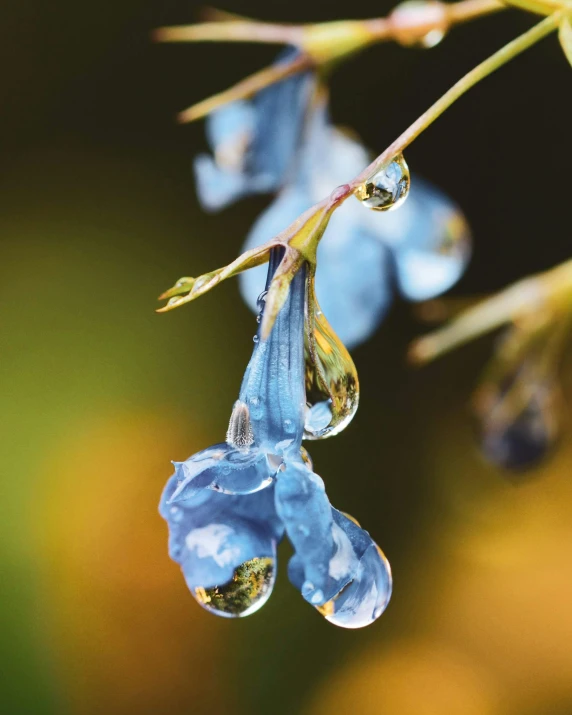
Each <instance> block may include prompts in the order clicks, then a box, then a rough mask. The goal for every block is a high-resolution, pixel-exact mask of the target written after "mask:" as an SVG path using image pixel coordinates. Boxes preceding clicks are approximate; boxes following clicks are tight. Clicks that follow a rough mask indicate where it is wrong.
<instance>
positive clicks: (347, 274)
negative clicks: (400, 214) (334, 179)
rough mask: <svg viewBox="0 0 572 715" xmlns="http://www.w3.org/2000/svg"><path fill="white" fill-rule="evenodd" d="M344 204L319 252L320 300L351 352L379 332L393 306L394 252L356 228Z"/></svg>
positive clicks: (318, 291)
mask: <svg viewBox="0 0 572 715" xmlns="http://www.w3.org/2000/svg"><path fill="white" fill-rule="evenodd" d="M345 208H346V206H345V205H344V206H342V207H341V208H340V209H339V210H338V211H336V213H335V214H334V215H333V216H332V219H331V221H330V226H329V228H328V233H327V235H326V237H325V238H324V240H323V241H321V243H320V246H319V248H318V266H317V271H316V296H317V298H318V301H319V303H320V306H321V308H322V310H323V312H324V315H326V316H327V317H328V321H329V322H330V324H331V326H332V328H333V329H334V331H335V333H336V334H337V335H338V337H339V338H340V340H341V342H342V343H343V344H344V345H345V346H346V347H348V348H352V347H354V346H356V345H359V344H360V343H362V342H363V341H365V340H367V339H368V338H369V337H371V335H372V334H373V333H374V332H375V331H376V330H377V328H378V327H379V325H380V323H381V321H382V320H383V318H384V317H385V315H386V313H387V311H388V309H389V307H390V305H391V283H390V274H391V267H390V254H389V251H388V249H387V248H386V247H385V246H384V245H383V244H382V243H381V242H380V241H378V240H377V239H376V238H375V237H374V236H372V234H371V233H369V232H367V231H365V230H363V229H362V228H355V227H353V226H352V224H351V223H350V222H348V221H347V219H346V217H345V212H344V209H345Z"/></svg>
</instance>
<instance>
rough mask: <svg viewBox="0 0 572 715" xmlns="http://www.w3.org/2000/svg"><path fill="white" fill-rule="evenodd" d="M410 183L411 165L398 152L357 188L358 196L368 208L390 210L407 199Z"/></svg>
mask: <svg viewBox="0 0 572 715" xmlns="http://www.w3.org/2000/svg"><path fill="white" fill-rule="evenodd" d="M410 185H411V177H410V175H409V167H408V166H407V163H406V161H405V159H404V158H403V154H398V155H397V156H395V157H394V158H393V159H392V160H391V161H390V162H389V163H388V164H386V165H385V166H384V167H382V168H381V169H380V170H379V171H377V172H376V173H375V174H373V175H372V176H371V177H370V178H369V179H366V181H364V183H363V184H361V186H359V187H358V188H357V190H356V197H357V198H358V199H359V200H360V201H361V203H362V204H363V205H364V206H366V207H367V208H368V209H374V211H390V210H391V209H396V208H397V207H398V206H401V204H402V203H403V202H404V201H405V199H406V198H407V195H408V193H409V187H410Z"/></svg>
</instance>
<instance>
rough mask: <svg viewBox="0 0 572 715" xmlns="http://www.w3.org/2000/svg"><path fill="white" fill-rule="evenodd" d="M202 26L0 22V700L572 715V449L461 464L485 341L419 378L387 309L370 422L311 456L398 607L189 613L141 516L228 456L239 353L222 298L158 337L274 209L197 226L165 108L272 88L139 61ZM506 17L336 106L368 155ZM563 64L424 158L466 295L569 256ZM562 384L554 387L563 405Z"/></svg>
mask: <svg viewBox="0 0 572 715" xmlns="http://www.w3.org/2000/svg"><path fill="white" fill-rule="evenodd" d="M390 6H391V5H390V3H389V2H388V1H387V0H382V2H380V3H376V4H375V5H372V4H362V5H359V6H358V5H355V4H354V5H348V4H347V3H344V2H342V1H341V0H330V2H328V3H321V2H318V1H317V0H304V1H302V0H288V1H286V0H273V2H272V3H267V2H263V0H226V2H225V9H227V10H231V11H235V12H239V13H242V14H244V15H250V16H256V17H260V18H263V19H269V20H272V19H275V20H286V21H312V20H326V19H336V18H343V17H347V16H353V17H360V16H361V17H367V16H372V15H376V14H383V13H385V12H386V11H387V10H388V9H389V8H390ZM198 8H199V5H198V3H196V2H194V1H191V0H185V1H184V2H183V1H181V0H115V1H114V2H101V3H97V4H89V5H83V4H78V3H72V2H71V0H54V1H53V2H45V0H2V2H0V17H1V22H0V56H1V58H2V61H1V62H0V87H1V92H2V97H3V102H2V105H3V109H2V112H1V113H0V151H1V167H2V168H1V172H0V201H1V206H2V211H1V212H0V242H1V243H0V295H1V306H2V309H1V313H0V336H1V344H2V351H1V358H0V395H1V399H0V424H1V435H2V437H1V440H2V441H1V445H2V450H1V462H0V463H1V465H2V469H1V476H0V503H1V505H2V507H1V512H0V513H1V519H0V573H1V577H0V579H1V583H2V588H1V589H0V702H1V703H2V705H1V709H2V712H6V713H10V714H11V715H19V714H20V713H22V714H28V713H32V714H34V715H36V714H37V715H44V714H46V715H47V714H48V713H49V714H52V713H57V714H58V715H59V714H60V713H61V714H63V715H68V714H69V715H95V714H96V713H97V714H98V715H99V713H106V715H131V713H137V714H138V715H147V714H151V713H153V714H156V713H167V714H168V715H182V714H187V713H207V712H222V713H229V715H246V713H248V714H249V715H250V714H252V713H261V714H264V715H265V714H266V713H273V714H274V713H276V715H292V714H293V713H302V714H303V715H322V714H326V713H332V712H334V713H337V712H340V713H341V712H359V713H364V714H365V715H369V714H370V713H371V714H377V713H383V715H465V714H466V715H473V713H474V714H475V715H570V714H571V713H572V609H571V608H570V604H571V603H572V558H571V555H572V474H571V471H572V441H571V440H570V436H569V435H570V433H571V432H570V430H572V426H571V425H567V426H566V429H565V434H564V437H563V440H562V443H561V449H560V451H559V452H558V453H557V454H555V455H554V457H553V458H552V459H551V460H550V461H549V462H547V463H546V465H545V466H544V467H543V468H542V469H540V470H539V471H538V472H537V473H535V475H534V477H533V478H531V479H529V480H526V481H525V482H523V483H522V484H520V485H516V486H515V485H514V484H512V483H509V482H507V481H506V480H505V479H503V476H502V475H501V474H500V473H499V472H497V471H496V470H494V469H493V468H492V467H490V466H488V465H486V464H485V463H484V462H483V461H482V460H481V458H480V457H479V454H478V452H477V450H476V448H475V445H474V442H473V434H472V426H471V422H470V419H469V417H468V414H467V410H466V401H467V398H468V395H469V394H470V391H471V389H472V387H473V385H474V384H475V382H476V380H477V377H478V374H479V371H480V369H481V367H482V365H483V364H484V362H485V360H486V358H487V356H488V354H489V351H490V348H491V344H492V340H491V339H484V340H482V341H480V342H478V343H476V344H474V345H471V346H469V347H467V348H465V349H463V351H462V352H459V353H456V354H452V355H450V356H448V357H447V358H445V359H443V360H442V361H440V362H438V363H436V364H434V365H431V366H429V367H427V368H425V369H423V370H420V371H413V370H411V369H410V368H408V367H407V366H406V365H405V363H404V352H405V349H406V346H407V343H408V341H409V340H410V339H411V338H412V337H413V336H415V335H417V334H418V333H419V332H420V331H422V330H424V329H425V328H424V326H423V325H421V324H419V323H416V322H415V319H414V317H413V316H412V315H411V312H410V309H409V307H407V306H404V305H398V306H396V307H395V308H394V310H393V312H392V314H391V316H390V318H389V319H388V320H387V322H386V323H385V325H384V326H383V328H382V329H381V330H380V331H379V332H378V334H377V335H376V336H375V338H374V339H373V340H371V341H370V342H369V343H368V344H366V345H364V346H362V347H360V348H359V349H358V350H356V351H355V355H354V357H355V361H356V364H357V367H358V370H359V373H360V379H361V384H362V398H361V406H360V410H359V412H358V414H357V417H356V419H355V420H354V422H353V423H352V425H351V426H350V428H349V429H348V430H347V431H346V432H344V434H343V435H342V436H340V437H338V438H336V439H334V440H328V441H327V442H325V443H322V444H315V445H313V447H312V455H313V457H314V461H315V465H316V469H317V471H318V472H319V473H320V474H321V475H322V476H323V477H324V478H325V480H326V482H327V486H328V491H329V494H330V497H331V499H332V502H333V503H335V504H336V505H337V506H338V507H340V508H342V509H344V510H345V511H348V512H349V513H351V514H355V515H356V516H358V517H359V520H360V522H361V523H362V524H363V525H364V526H365V527H366V528H368V529H369V530H370V531H371V533H372V535H373V536H374V537H375V538H376V540H377V541H378V542H379V543H380V544H381V545H382V547H383V549H384V550H385V552H386V554H387V555H388V557H389V559H390V561H391V563H392V566H393V570H394V578H395V591H394V597H393V601H392V603H391V605H390V607H389V609H388V611H387V613H386V614H385V615H384V616H383V617H382V618H381V619H380V621H378V622H377V623H376V624H375V625H374V626H372V627H370V628H368V629H366V630H364V631H357V632H352V631H343V630H339V629H336V628H334V627H333V626H331V625H329V624H328V623H326V622H325V621H324V620H323V619H321V618H320V616H319V615H318V614H317V613H316V612H313V611H312V609H311V608H309V607H308V606H307V605H306V604H305V603H304V602H303V601H302V599H301V598H300V597H299V595H298V594H297V593H296V592H295V590H294V589H293V588H292V587H291V586H290V585H289V583H288V581H287V578H286V573H285V568H284V567H285V563H286V558H285V557H286V556H287V547H285V549H284V552H283V558H282V570H281V573H280V578H279V582H278V585H277V588H276V589H275V593H274V595H273V597H272V598H271V599H270V601H269V603H268V604H267V605H266V606H265V608H264V609H263V610H262V611H260V612H259V613H258V614H257V615H256V616H255V617H253V618H247V619H244V620H239V621H236V622H229V621H226V620H219V619H216V618H214V617H212V616H209V615H208V614H207V613H205V612H203V611H202V610H201V609H200V608H199V607H198V606H197V605H196V604H195V603H194V602H193V599H192V598H191V596H190V595H189V593H188V591H187V590H186V587H185V585H184V582H183V579H182V578H181V576H180V574H179V571H178V568H177V566H176V565H175V564H173V563H172V562H171V561H169V559H168V557H167V552H166V536H167V534H166V526H165V524H164V523H163V522H162V521H161V520H160V518H159V516H158V514H157V511H156V507H157V502H158V498H159V494H160V491H161V489H162V487H163V484H164V482H165V480H166V478H167V477H168V476H169V473H170V464H169V460H170V459H181V458H185V457H187V456H188V455H189V454H191V453H192V452H194V451H196V450H197V449H200V448H203V447H205V446H207V445H209V444H212V443H213V442H216V441H219V440H220V437H221V435H222V434H223V433H224V430H225V428H226V421H227V418H228V415H229V411H230V408H231V405H232V403H233V401H234V399H235V396H236V394H237V390H238V386H239V384H240V380H241V376H242V372H243V369H244V366H245V365H246V362H247V360H248V357H249V354H250V351H251V349H252V334H253V330H254V323H253V317H252V315H251V314H250V313H249V312H248V310H247V309H246V308H245V307H244V306H243V305H242V304H241V302H240V301H239V299H238V292H237V285H236V282H233V281H229V282H227V283H225V284H223V285H222V286H221V287H220V288H218V289H217V290H216V292H215V293H213V294H209V295H208V296H206V297H205V298H203V299H201V300H200V301H198V302H197V303H196V304H193V305H192V306H188V307H186V308H185V309H181V310H180V311H175V312H174V313H171V314H168V315H161V316H159V315H156V314H155V313H154V309H155V307H156V303H155V299H156V296H157V295H158V293H159V292H161V291H162V290H164V289H165V288H167V287H168V286H170V285H171V284H172V283H173V281H174V280H175V279H177V278H178V277H179V276H181V275H197V274H199V273H202V272H203V271H205V270H209V269H211V268H214V267H216V266H219V265H223V264H224V263H227V262H228V260H229V259H230V258H231V257H233V256H234V255H235V254H236V253H237V251H238V248H239V246H240V244H241V242H242V240H243V237H244V236H245V234H246V232H247V230H248V228H249V226H250V225H251V223H252V222H253V220H254V218H255V216H256V215H257V214H258V213H259V212H260V211H261V209H262V208H263V207H264V206H265V204H266V200H265V199H264V198H257V199H250V200H248V201H245V202H243V203H241V204H239V205H238V206H235V207H233V208H231V209H229V210H227V211H226V212H224V213H222V214H220V215H216V216H208V215H205V214H204V213H202V212H201V210H200V209H199V207H198V205H197V201H196V198H195V196H194V189H193V181H192V175H191V169H190V167H191V157H192V156H193V155H194V154H195V153H196V152H197V151H199V150H200V149H202V148H203V147H204V144H205V142H204V138H203V127H202V126H201V124H200V123H199V124H198V125H196V126H189V127H177V126H176V125H175V123H174V121H173V117H174V115H175V113H176V111H178V110H180V109H183V108H184V107H186V106H188V105H190V104H191V103H192V102H194V101H197V100H199V99H201V98H203V97H205V96H207V95H208V94H210V93H212V92H214V91H217V90H220V89H222V88H224V87H226V86H228V85H230V84H231V83H232V82H234V81H236V80H238V79H239V78H241V77H242V76H243V75H244V74H245V73H247V72H251V71H254V70H255V69H257V68H259V67H262V66H263V65H264V64H265V63H267V62H268V61H269V60H270V59H271V58H272V56H273V53H274V50H273V49H272V48H269V47H264V46H260V47H258V46H249V45H234V46H222V45H200V46H184V45H180V46H154V45H152V43H151V42H150V40H149V33H150V30H151V28H153V27H155V26H158V25H161V24H177V23H185V22H189V21H191V20H193V19H194V18H195V17H196V13H197V11H198ZM530 24H531V20H530V18H527V17H525V16H524V15H523V14H519V13H518V12H507V13H506V14H503V15H499V16H495V17H491V18H488V19H483V20H479V21H476V22H474V23H472V24H471V25H468V26H465V27H460V28H458V29H455V30H454V31H453V32H452V33H451V35H450V37H448V38H446V40H445V41H444V42H443V43H442V44H441V45H440V46H438V47H437V48H435V49H433V50H431V51H416V50H405V49H402V48H399V47H397V46H393V45H387V46H378V47H374V48H372V49H370V50H368V51H367V52H365V53H364V54H363V55H361V56H359V57H356V58H355V59H353V60H351V61H349V62H348V63H347V64H346V65H344V66H343V67H341V68H340V69H339V70H338V71H337V73H336V74H335V76H334V78H333V82H332V95H333V96H332V101H333V114H334V118H335V120H336V121H337V122H339V123H342V124H346V125H351V126H353V127H354V128H355V129H356V130H357V131H358V132H359V133H360V134H361V135H362V137H363V138H364V140H365V141H366V142H367V144H368V145H369V146H371V147H372V149H376V150H377V151H381V149H383V148H384V147H385V146H386V145H387V144H388V143H389V142H390V141H391V140H392V139H393V138H395V136H396V135H397V134H398V133H399V132H400V131H401V130H402V129H403V128H405V127H406V126H407V125H408V124H409V123H410V122H411V121H412V120H413V119H414V118H415V117H416V116H417V115H418V114H419V113H420V112H421V111H423V110H424V109H425V108H426V107H427V106H428V105H429V104H430V103H431V102H432V101H433V100H434V99H436V98H437V97H438V96H439V94H440V93H442V92H443V91H444V90H445V89H446V88H447V87H448V86H449V85H450V84H452V83H453V82H454V81H455V80H457V79H458V78H459V77H460V76H461V75H462V74H463V73H464V72H465V71H467V70H468V69H470V68H471V67H472V66H474V65H475V64H476V63H477V62H478V61H480V60H481V59H483V58H484V57H485V56H486V55H488V54H490V53H491V52H492V51H494V50H495V49H496V48H498V47H499V46H500V45H501V44H502V43H504V42H505V41H508V40H509V39H510V38H511V37H513V36H514V35H516V34H518V33H519V32H521V31H523V30H524V29H526V27H528V26H529V25H530ZM571 121H572V72H571V71H570V67H569V66H567V64H566V62H565V60H564V58H563V56H562V53H561V51H560V49H559V47H558V44H557V42H556V40H555V38H554V37H552V38H550V39H548V40H545V41H544V42H543V43H542V44H541V45H540V46H538V47H536V48H534V49H533V50H531V51H529V52H528V53H527V54H526V55H524V56H522V57H520V58H519V59H518V60H516V61H515V62H514V63H512V64H511V65H509V66H507V67H506V68H503V69H502V70H501V71H499V72H498V73H497V74H496V75H494V76H492V77H491V78H489V79H487V80H486V81H485V82H483V83H482V85H480V86H478V87H477V88H475V89H474V90H473V91H471V93H470V94H469V95H467V96H466V97H464V98H463V99H462V100H461V101H460V102H459V103H458V104H457V105H455V107H454V108H452V109H451V110H450V111H449V112H448V113H447V114H446V115H445V116H444V117H442V119H440V120H439V122H438V123H437V124H435V125H434V126H433V127H432V128H431V129H430V130H429V131H427V132H426V134H424V135H423V136H422V137H421V138H420V139H419V140H418V141H417V142H416V143H415V145H414V146H412V147H411V148H410V150H409V151H408V154H407V158H408V161H409V164H410V166H411V167H412V168H413V170H415V171H416V172H417V173H419V174H421V175H423V176H425V177H427V178H428V179H431V180H432V181H434V182H435V183H436V184H438V185H439V186H441V187H442V188H443V189H444V190H445V191H447V193H449V194H451V195H452V196H454V197H455V199H456V200H457V201H458V203H459V204H460V205H461V206H462V207H463V208H464V210H465V212H466V214H467V216H468V218H469V220H470V223H471V224H472V226H473V229H474V235H475V253H474V258H473V261H472V263H471V266H470V269H469V271H468V273H467V275H466V276H465V277H464V278H463V280H462V282H461V283H460V285H459V286H458V287H457V288H456V289H455V291H454V293H455V294H458V295H462V294H475V293H485V292H487V291H491V290H496V289H499V288H500V287H501V286H504V285H505V284H507V283H508V282H510V281H511V280H514V279H516V278H518V277H520V276H522V275H524V274H526V273H528V272H533V271H536V270H540V269H543V268H548V267H549V266H551V265H553V264H555V263H556V262H558V261H560V260H563V259H564V258H566V257H568V256H569V254H570V245H571V244H570V188H571V180H570V171H569V167H570V163H571V160H572V134H571V133H570V126H571ZM571 368H572V362H571V360H570V359H567V360H566V361H565V364H564V383H565V394H566V395H567V397H568V398H569V397H570V395H571V394H572V384H571V383H572V379H571Z"/></svg>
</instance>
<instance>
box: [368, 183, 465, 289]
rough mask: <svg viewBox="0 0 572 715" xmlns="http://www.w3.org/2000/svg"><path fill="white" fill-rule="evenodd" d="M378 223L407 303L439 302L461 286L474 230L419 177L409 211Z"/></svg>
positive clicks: (408, 203) (403, 208) (384, 217)
mask: <svg viewBox="0 0 572 715" xmlns="http://www.w3.org/2000/svg"><path fill="white" fill-rule="evenodd" d="M373 218H377V219H378V222H379V224H378V227H377V235H378V237H379V238H380V240H382V241H383V242H384V243H385V244H386V245H387V246H388V247H390V248H391V249H392V251H393V254H394V257H395V263H396V273H397V283H398V285H399V288H400V290H401V292H402V293H403V295H404V296H405V297H406V298H407V299H409V300H427V299H429V298H433V297H435V296H436V295H439V294H440V293H443V292H444V291H446V290H448V289H449V288H451V286H453V285H454V284H455V283H456V282H457V281H458V280H459V278H460V277H461V275H462V274H463V272H464V270H465V268H466V266H467V263H468V261H469V258H470V254H471V236H470V230H469V227H468V224H467V222H466V220H465V217H464V216H463V214H462V213H461V211H460V210H459V208H458V207H457V206H456V205H455V204H454V203H453V202H452V201H451V200H450V199H449V198H448V197H447V196H445V194H443V193H442V192H441V191H439V190H438V189H436V188H435V187H433V186H432V185H431V184H429V183H428V182H426V181H423V180H422V179H419V178H418V177H416V176H414V177H413V178H412V180H411V191H410V194H409V198H408V200H407V201H406V202H405V203H404V204H403V206H401V208H399V210H397V211H395V212H391V213H387V214H383V215H382V216H377V217H376V216H373Z"/></svg>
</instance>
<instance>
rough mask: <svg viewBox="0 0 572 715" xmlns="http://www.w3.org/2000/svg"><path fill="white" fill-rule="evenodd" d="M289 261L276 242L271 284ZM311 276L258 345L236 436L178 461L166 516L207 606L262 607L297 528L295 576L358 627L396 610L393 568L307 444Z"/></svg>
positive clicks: (324, 609) (318, 600)
mask: <svg viewBox="0 0 572 715" xmlns="http://www.w3.org/2000/svg"><path fill="white" fill-rule="evenodd" d="M280 260H281V249H273V251H272V254H271V259H270V266H269V270H268V283H267V285H269V284H270V279H271V278H272V276H273V275H274V273H275V271H276V270H277V266H278V263H279V262H280ZM306 273H307V272H306V268H305V266H302V267H301V268H300V269H299V270H298V272H297V273H296V275H295V276H294V278H293V280H292V282H291V284H290V288H289V291H288V296H287V298H286V302H285V303H284V305H283V307H282V309H281V310H280V312H279V313H278V316H277V318H276V322H275V324H274V327H273V329H272V332H271V333H270V336H269V338H268V339H267V340H266V341H262V340H257V341H256V343H255V347H254V351H253V355H252V358H251V360H250V363H249V365H248V367H247V369H246V372H245V375H244V379H243V383H242V386H241V389H240V394H239V399H238V400H237V402H236V403H235V405H234V408H233V412H232V416H231V419H230V423H229V428H228V432H227V439H226V443H223V444H218V445H215V446H213V447H210V448H208V449H206V450H203V451H202V452H199V453H197V454H195V455H193V456H192V457H190V458H189V459H188V460H186V461H185V462H181V463H176V464H175V474H174V475H173V476H172V477H171V478H170V480H169V482H168V483H167V486H166V488H165V491H164V493H163V496H162V499H161V504H160V513H161V515H162V516H163V518H165V519H166V521H167V523H168V525H169V532H170V537H169V548H170V555H171V558H173V559H174V560H175V561H176V562H178V563H179V564H180V565H181V567H182V570H183V574H184V576H185V579H186V581H187V584H188V586H189V588H190V590H191V593H192V594H193V595H194V596H195V598H196V599H197V601H198V602H199V603H200V604H201V605H203V606H204V607H205V608H207V609H208V610H211V611H213V612H215V613H217V614H219V615H223V616H229V617H236V616H244V615H248V614H250V613H253V612H254V611H256V610H258V608H260V607H261V606H262V605H263V604H264V603H265V602H266V600H267V599H268V597H269V596H270V593H271V591H272V587H273V585H274V580H275V576H276V547H277V544H278V542H279V541H280V539H281V538H282V536H283V535H284V533H286V535H287V536H288V538H289V540H290V541H291V543H292V545H293V547H294V550H295V553H294V556H293V557H292V559H291V562H290V567H289V576H290V580H291V581H292V583H293V584H294V585H295V586H296V588H298V589H299V590H300V592H301V593H302V595H303V597H304V598H305V599H306V600H307V601H308V602H309V603H310V604H312V605H313V606H315V607H316V608H317V609H318V610H319V611H320V613H322V615H324V616H325V617H326V618H327V619H328V620H330V621H331V622H332V623H335V624H336V625H340V626H342V627H347V628H358V627H361V626H365V625H367V624H369V623H371V622H372V621H374V620H375V619H376V618H377V617H378V616H379V615H381V613H382V612H383V610H384V609H385V607H386V606H387V603H388V601H389V598H390V595H391V572H390V569H389V564H388V563H387V561H386V559H385V557H384V556H383V554H382V553H381V551H380V550H379V548H378V547H377V545H376V544H375V543H374V541H373V540H372V539H371V537H370V536H369V534H368V533H367V532H366V531H364V530H363V529H361V528H360V527H359V526H358V525H357V524H356V523H354V522H353V521H352V520H351V519H350V518H348V517H347V516H345V515H344V514H342V513H341V512H339V511H337V510H336V509H334V508H333V507H332V506H331V504H330V502H329V501H328V498H327V496H326V492H325V489H324V483H323V481H322V480H321V479H320V477H319V476H318V475H317V474H315V473H314V472H313V468H312V463H311V460H310V457H309V455H308V454H307V452H306V451H305V450H304V449H303V447H302V438H303V436H304V431H305V421H306V418H307V411H308V408H307V403H306V386H307V384H308V375H307V372H308V367H307V363H306V359H305V332H306V334H307V327H306V330H305V326H304V324H305V322H306V323H307V321H308V315H310V316H311V315H312V314H313V312H314V311H313V308H312V306H311V302H312V290H313V289H312V285H311V281H310V280H308V276H307V275H306ZM260 308H261V312H263V310H264V297H263V296H262V298H261V301H260ZM315 321H316V322H315V323H314V324H313V325H314V328H316V325H318V326H319V328H320V330H321V332H320V340H319V341H318V342H322V341H323V340H325V339H326V338H328V336H329V335H330V333H329V332H328V328H327V324H325V319H324V318H323V316H318V317H316V318H315ZM306 340H307V335H306ZM325 347H326V348H327V345H326V346H325ZM316 358H317V359H318V361H319V360H320V359H321V358H320V356H319V355H316V354H314V360H316ZM319 371H320V370H318V372H319ZM312 380H313V379H311V380H310V383H311V382H312ZM310 411H311V410H310ZM330 418H331V413H330Z"/></svg>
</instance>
